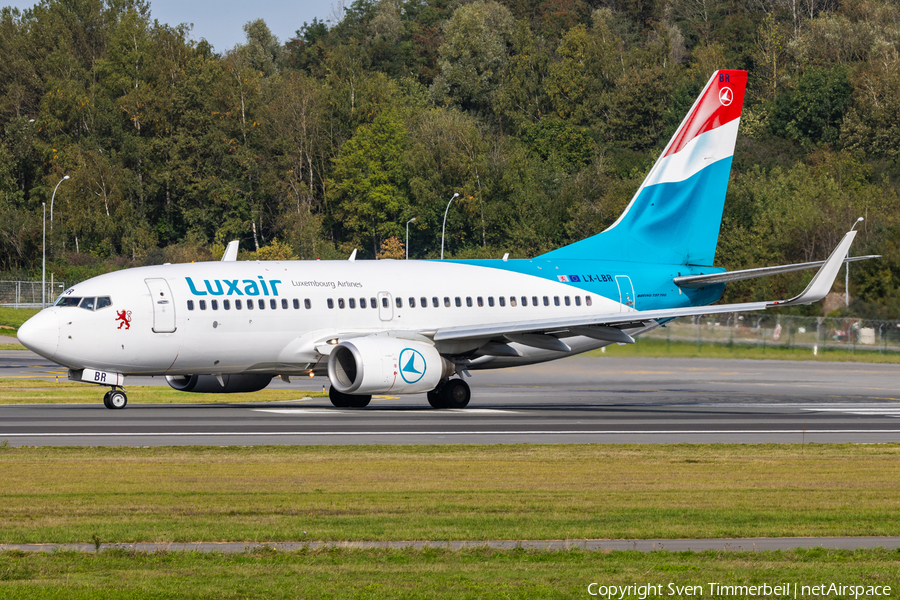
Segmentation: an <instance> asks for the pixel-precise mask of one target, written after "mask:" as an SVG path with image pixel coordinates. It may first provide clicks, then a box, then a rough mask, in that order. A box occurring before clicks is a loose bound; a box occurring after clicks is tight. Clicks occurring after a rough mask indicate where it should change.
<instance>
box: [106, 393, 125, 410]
mask: <svg viewBox="0 0 900 600" xmlns="http://www.w3.org/2000/svg"><path fill="white" fill-rule="evenodd" d="M126 404H128V396H127V395H126V394H125V390H124V389H116V388H113V389H111V390H110V391H108V392H106V394H105V395H104V396H103V406H105V407H106V408H109V409H112V410H119V409H122V408H125V405H126Z"/></svg>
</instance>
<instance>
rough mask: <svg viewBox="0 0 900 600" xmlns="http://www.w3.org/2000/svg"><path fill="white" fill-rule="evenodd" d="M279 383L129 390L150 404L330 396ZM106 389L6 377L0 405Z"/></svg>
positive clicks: (87, 399) (60, 399)
mask: <svg viewBox="0 0 900 600" xmlns="http://www.w3.org/2000/svg"><path fill="white" fill-rule="evenodd" d="M61 379H65V378H64V377H63V378H61ZM126 383H127V382H126ZM278 385H279V381H277V380H276V381H274V382H272V384H270V387H268V388H266V389H264V390H260V391H258V392H248V393H243V394H194V393H187V392H179V391H177V390H174V389H172V388H170V387H169V386H136V385H132V386H128V387H127V390H128V401H129V402H144V403H150V404H176V403H191V404H194V403H201V404H211V403H220V404H221V403H228V404H241V403H245V402H279V401H281V402H287V401H290V400H298V399H300V398H303V397H311V398H317V397H322V396H327V395H328V394H327V393H322V392H300V391H297V390H289V389H278ZM282 385H283V384H282ZM104 389H108V388H101V387H98V386H96V385H92V384H89V383H72V382H67V381H62V380H61V381H60V382H59V383H55V382H52V381H39V380H36V379H13V378H4V379H0V404H84V403H88V404H91V403H94V404H96V403H97V402H100V401H101V400H102V398H103V391H104Z"/></svg>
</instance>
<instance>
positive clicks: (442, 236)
mask: <svg viewBox="0 0 900 600" xmlns="http://www.w3.org/2000/svg"><path fill="white" fill-rule="evenodd" d="M458 197H459V193H458V192H457V193H456V194H453V197H452V198H450V202H448V203H447V208H445V209H444V226H443V227H441V260H444V231H446V230H447V211H448V210H450V205H451V204H453V201H454V200H456V199H457V198H458Z"/></svg>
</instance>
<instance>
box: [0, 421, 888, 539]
mask: <svg viewBox="0 0 900 600" xmlns="http://www.w3.org/2000/svg"><path fill="white" fill-rule="evenodd" d="M0 438H2V436H0ZM798 441H799V440H798ZM898 459H900V445H897V444H886V445H800V444H796V445H745V444H738V445H645V446H644V445H547V446H539V445H496V446H475V445H472V446H468V445H466V446H456V445H453V446H328V447H310V446H299V447H291V446H269V447H266V446H263V447H248V448H243V447H240V448H238V447H230V448H209V447H185V448H52V447H43V448H13V447H5V448H0V473H2V474H3V485H2V486H0V543H24V542H57V543H61V542H90V541H91V540H92V539H94V536H97V538H99V539H100V540H101V541H103V542H112V543H119V542H138V541H147V542H166V541H260V542H266V541H305V540H416V539H437V540H489V539H598V538H625V539H627V538H657V537H659V538H685V537H713V538H727V537H757V536H759V537H777V536H838V535H900V520H898V519H897V518H896V515H897V513H898V509H900V486H898V485H897V481H900V460H898Z"/></svg>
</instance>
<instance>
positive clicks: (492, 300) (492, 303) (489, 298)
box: [488, 296, 494, 306]
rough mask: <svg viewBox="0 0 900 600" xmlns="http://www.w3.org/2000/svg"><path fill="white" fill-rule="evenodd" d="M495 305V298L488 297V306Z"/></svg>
mask: <svg viewBox="0 0 900 600" xmlns="http://www.w3.org/2000/svg"><path fill="white" fill-rule="evenodd" d="M493 305H494V297H493V296H488V306H493Z"/></svg>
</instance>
